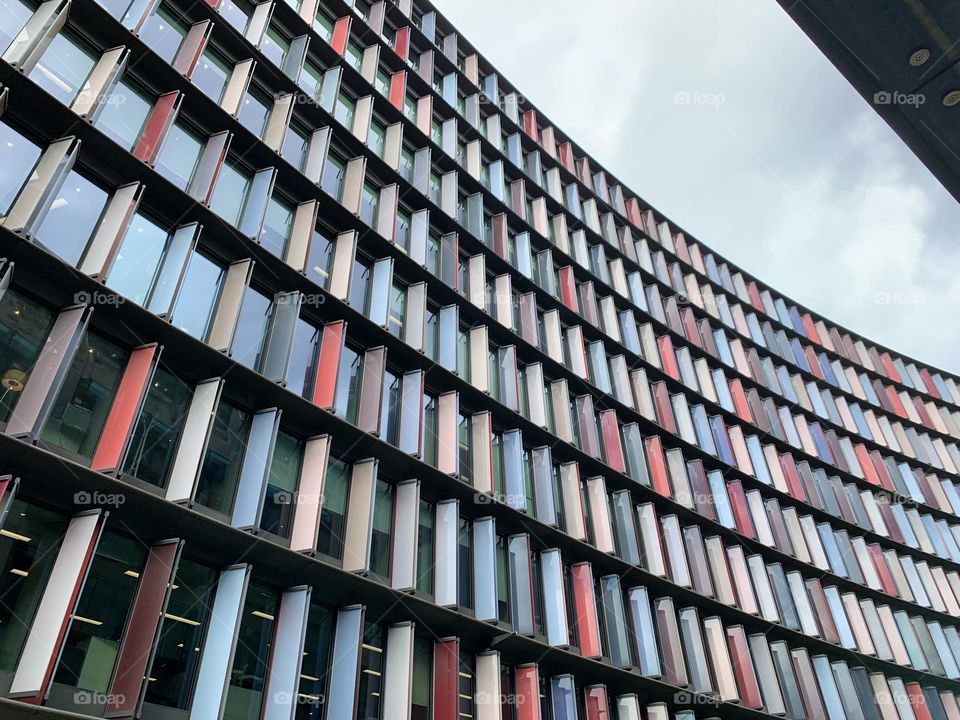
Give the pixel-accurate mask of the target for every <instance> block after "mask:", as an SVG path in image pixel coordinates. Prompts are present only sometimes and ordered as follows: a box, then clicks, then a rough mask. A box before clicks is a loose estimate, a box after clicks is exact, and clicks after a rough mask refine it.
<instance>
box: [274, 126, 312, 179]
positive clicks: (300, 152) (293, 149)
mask: <svg viewBox="0 0 960 720" xmlns="http://www.w3.org/2000/svg"><path fill="white" fill-rule="evenodd" d="M306 152H307V138H306V136H305V135H304V134H303V133H302V132H300V131H299V130H298V129H297V128H295V127H293V126H292V125H291V126H290V127H288V128H287V129H286V131H285V132H284V135H283V145H282V146H281V147H280V155H281V156H282V157H283V159H284V160H286V161H287V162H288V163H290V164H291V165H293V166H294V167H295V168H296V169H297V170H302V169H303V160H304V157H305V155H306Z"/></svg>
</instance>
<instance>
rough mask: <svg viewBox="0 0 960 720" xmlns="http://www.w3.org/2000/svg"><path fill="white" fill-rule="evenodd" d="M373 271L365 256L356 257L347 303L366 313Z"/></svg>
mask: <svg viewBox="0 0 960 720" xmlns="http://www.w3.org/2000/svg"><path fill="white" fill-rule="evenodd" d="M371 272H372V269H371V267H370V266H369V265H368V264H367V262H366V260H364V259H363V258H355V259H354V261H353V270H352V277H351V282H350V295H349V297H348V298H347V304H348V305H349V306H350V307H352V308H353V309H354V310H356V311H358V312H362V313H366V311H367V303H368V302H369V300H370V274H371Z"/></svg>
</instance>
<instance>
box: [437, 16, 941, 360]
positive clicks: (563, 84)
mask: <svg viewBox="0 0 960 720" xmlns="http://www.w3.org/2000/svg"><path fill="white" fill-rule="evenodd" d="M435 2H436V5H437V7H438V8H439V10H440V11H441V12H442V13H443V14H445V15H446V16H447V18H449V19H450V21H451V22H452V23H453V24H454V25H456V26H457V27H458V28H459V29H460V30H461V31H462V32H463V35H464V36H465V37H466V38H467V39H468V40H469V41H470V42H471V43H473V44H474V46H476V47H477V49H478V50H479V51H480V52H481V53H482V54H483V55H484V56H485V57H486V58H487V59H488V60H490V62H492V63H493V64H494V66H495V67H496V68H497V69H498V70H499V71H500V73H501V74H502V75H504V76H505V77H507V78H509V79H510V81H511V82H513V83H514V84H515V85H516V86H517V88H518V89H519V90H520V92H521V93H522V94H523V95H525V96H526V97H527V98H529V100H530V101H531V102H532V103H533V104H534V105H535V106H536V107H537V108H538V109H539V110H541V111H542V112H544V113H545V114H546V115H547V116H548V117H549V118H550V120H551V122H552V123H553V124H555V125H556V126H557V127H559V128H561V129H562V130H563V131H564V132H566V133H567V134H568V135H569V136H571V137H572V138H573V139H574V140H575V141H576V142H577V143H579V144H580V146H581V147H583V148H584V149H586V150H587V151H588V152H589V153H590V154H591V155H592V156H593V157H594V158H596V159H597V160H598V161H599V162H600V163H602V164H603V166H604V167H605V168H607V169H608V170H609V171H610V172H612V173H613V174H614V175H615V176H617V177H618V178H619V179H620V180H621V181H622V182H624V183H625V184H626V185H627V186H629V187H630V188H631V189H632V190H634V191H635V192H636V193H637V194H639V195H640V197H642V198H644V199H645V200H647V201H648V202H650V203H651V204H653V205H654V206H655V207H656V208H657V209H658V210H660V211H661V212H663V213H664V214H666V215H667V216H668V217H669V218H670V219H671V220H673V221H674V222H676V223H677V224H679V225H680V226H682V227H684V228H685V229H686V230H688V231H689V232H690V233H692V234H693V235H695V236H696V237H697V238H698V239H700V240H701V241H702V242H704V243H706V244H707V245H708V246H710V247H712V248H713V249H715V250H716V251H718V252H719V253H720V254H722V255H724V256H725V257H727V258H729V259H730V260H731V261H733V262H734V263H736V264H738V265H739V266H740V267H742V268H744V269H745V270H747V271H748V272H750V273H752V274H755V275H756V276H758V277H760V278H762V279H763V280H764V281H766V282H768V283H769V284H770V285H772V286H773V287H774V288H776V289H778V290H780V291H782V292H784V293H785V294H786V295H787V296H788V297H792V298H794V299H795V300H796V301H797V302H800V303H802V304H804V305H806V306H808V307H810V308H812V309H813V310H816V311H817V312H820V313H823V314H824V315H826V316H827V317H829V318H831V319H834V320H836V321H837V322H838V323H840V324H841V325H844V326H846V327H848V328H850V329H852V330H854V331H856V332H859V333H861V334H863V335H865V336H866V337H868V338H871V339H873V340H876V341H877V342H879V343H881V344H883V345H886V346H888V347H890V348H892V349H895V350H898V351H900V352H903V353H904V354H906V355H908V356H911V357H914V358H916V359H918V360H922V361H924V362H929V363H931V364H933V365H935V366H938V367H941V368H944V369H946V370H950V371H952V372H960V352H958V351H960V281H958V280H957V278H958V275H960V273H958V269H960V243H958V238H957V229H958V228H960V207H958V205H957V203H956V202H955V201H954V200H953V198H951V197H950V195H949V194H948V193H947V191H946V190H944V189H943V187H942V186H941V185H940V184H939V183H938V182H937V180H936V179H935V178H934V177H933V176H932V175H931V174H930V172H929V171H928V170H927V169H926V168H925V167H924V166H923V164H922V163H921V162H920V161H919V160H917V159H916V157H914V155H913V154H912V153H911V152H910V150H909V149H907V147H906V146H905V145H904V144H903V143H902V142H901V140H900V139H899V138H898V137H897V135H896V134H895V133H894V132H893V131H892V130H890V129H889V127H888V126H887V125H886V124H885V123H884V122H883V121H882V120H881V119H880V118H879V117H878V116H877V115H876V113H875V112H874V111H873V109H872V108H871V107H870V105H868V104H867V103H866V102H865V101H864V100H863V99H862V98H861V97H860V96H859V95H858V94H857V93H856V91H854V90H853V88H852V87H851V86H850V85H849V84H848V83H847V81H846V80H845V79H844V78H843V77H842V76H841V75H840V73H839V72H837V70H836V69H835V68H834V67H833V65H832V64H831V63H830V62H829V61H828V60H827V59H826V58H825V57H824V56H823V55H821V53H820V51H819V50H818V49H817V48H816V47H815V46H814V45H813V43H812V42H811V41H810V40H809V39H808V38H807V36H806V35H804V33H803V32H802V31H801V30H800V29H799V28H798V27H797V26H796V25H795V24H794V23H793V21H792V20H791V19H790V18H789V17H788V16H787V14H786V13H785V12H784V11H783V10H782V9H781V8H780V6H779V5H778V4H777V3H776V2H775V0H722V2H721V1H719V0H714V1H713V2H708V1H707V0H602V1H601V2H595V3H584V2H582V0H576V1H574V0H482V1H480V2H478V0H435ZM508 18H509V20H508Z"/></svg>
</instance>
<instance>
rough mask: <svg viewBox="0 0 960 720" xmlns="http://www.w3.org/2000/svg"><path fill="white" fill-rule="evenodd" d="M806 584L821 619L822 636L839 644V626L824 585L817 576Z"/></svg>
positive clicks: (815, 612)
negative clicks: (828, 601) (835, 622)
mask: <svg viewBox="0 0 960 720" xmlns="http://www.w3.org/2000/svg"><path fill="white" fill-rule="evenodd" d="M806 585H807V594H808V595H809V596H810V604H811V605H812V606H813V612H814V614H815V615H816V616H817V620H818V621H819V622H818V624H819V625H820V636H821V637H822V638H823V639H824V640H826V641H827V642H828V643H833V644H834V645H837V644H839V643H840V636H839V635H838V634H837V626H836V625H835V624H834V622H833V614H832V613H831V612H830V606H829V605H828V604H827V596H826V595H825V594H824V592H823V586H822V585H821V584H820V581H819V580H817V579H816V578H814V579H811V580H807V582H806Z"/></svg>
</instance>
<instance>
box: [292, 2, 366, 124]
mask: <svg viewBox="0 0 960 720" xmlns="http://www.w3.org/2000/svg"><path fill="white" fill-rule="evenodd" d="M374 7H378V8H379V12H377V14H376V18H374V15H373V10H372V9H371V15H370V19H369V20H368V24H369V23H372V22H373V20H374V19H376V21H377V22H378V23H379V24H380V25H381V29H380V30H377V29H376V28H375V27H374V26H373V25H372V24H371V29H373V30H374V31H375V32H376V33H377V34H378V35H379V34H380V33H381V32H382V25H383V15H384V12H383V10H384V8H383V6H382V5H380V4H379V3H377V4H376V5H375V6H374ZM307 22H308V23H312V22H313V18H307ZM379 67H380V46H379V45H376V44H374V45H368V46H367V47H365V48H364V50H363V56H362V57H361V58H360V75H361V77H363V79H364V80H366V81H367V82H368V83H370V84H371V85H373V84H374V82H375V81H376V78H377V69H378V68H379ZM362 139H366V138H362Z"/></svg>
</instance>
